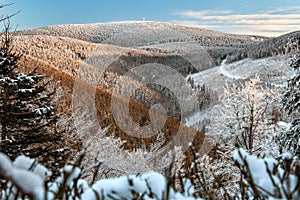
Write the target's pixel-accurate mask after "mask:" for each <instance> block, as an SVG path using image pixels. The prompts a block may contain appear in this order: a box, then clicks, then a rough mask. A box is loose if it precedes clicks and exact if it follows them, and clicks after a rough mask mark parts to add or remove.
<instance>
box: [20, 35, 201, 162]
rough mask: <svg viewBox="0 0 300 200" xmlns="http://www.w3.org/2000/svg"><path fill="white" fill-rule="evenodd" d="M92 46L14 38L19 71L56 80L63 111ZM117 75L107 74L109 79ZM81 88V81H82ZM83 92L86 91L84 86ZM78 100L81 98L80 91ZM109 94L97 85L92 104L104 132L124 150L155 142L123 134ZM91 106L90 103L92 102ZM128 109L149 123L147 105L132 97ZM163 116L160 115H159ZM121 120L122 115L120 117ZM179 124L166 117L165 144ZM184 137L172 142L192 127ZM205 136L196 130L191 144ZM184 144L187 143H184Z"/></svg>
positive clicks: (68, 107) (197, 143) (65, 40)
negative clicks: (61, 92)
mask: <svg viewBox="0 0 300 200" xmlns="http://www.w3.org/2000/svg"><path fill="white" fill-rule="evenodd" d="M93 48H95V46H94V44H91V43H87V42H82V41H79V40H74V39H69V38H55V37H50V36H49V37H48V36H47V37H45V36H26V37H23V36H22V37H21V36H20V37H15V51H16V52H18V53H21V54H22V55H23V56H22V58H21V60H20V62H19V65H20V66H21V70H22V71H29V70H31V69H34V68H36V67H38V73H41V74H45V75H46V76H47V77H50V78H52V79H53V81H54V82H58V81H59V83H60V85H61V86H62V87H63V89H64V97H63V98H61V99H60V101H59V102H58V108H59V110H60V111H63V112H65V113H67V114H70V113H71V112H72V108H71V105H72V92H73V85H74V82H75V78H76V77H75V75H76V73H77V71H78V68H79V67H80V66H83V65H84V66H86V67H89V66H88V65H86V64H84V62H83V60H82V59H84V58H86V57H88V56H89V53H91V52H92V49H93ZM115 76H118V75H117V74H111V77H112V79H114V78H115ZM82 87H85V86H84V83H82ZM86 87H87V89H86V92H89V90H88V85H87V86H86ZM81 95H82V99H83V100H84V96H85V95H84V94H81ZM111 97H112V90H111V89H108V88H107V87H104V86H103V85H101V84H100V85H98V87H97V90H96V99H95V105H96V108H97V117H98V122H99V125H100V126H101V127H108V126H109V127H110V129H109V132H108V134H114V135H115V136H116V137H120V138H121V139H123V140H126V141H127V142H126V144H125V147H126V148H127V149H134V148H138V147H139V146H140V145H141V144H142V143H143V144H145V145H146V146H147V147H150V144H151V143H153V142H155V141H156V138H157V135H152V134H151V133H149V134H151V137H149V138H145V139H140V138H137V137H133V136H131V135H128V134H126V133H125V132H124V131H122V130H121V129H120V128H119V127H118V126H117V124H116V123H115V121H114V118H113V116H112V113H111ZM118 101H120V103H121V102H122V101H125V99H124V97H118ZM92 106H93V105H92ZM129 110H130V113H131V117H132V118H133V120H134V121H136V122H137V123H140V124H147V123H149V108H147V107H145V106H144V105H143V104H141V103H140V102H137V101H135V100H132V101H130V104H129ZM161 117H162V118H163V116H161ZM124 119H125V117H124ZM179 126H180V121H178V120H175V119H172V118H170V117H167V119H166V123H165V125H164V127H163V130H161V131H163V132H164V133H165V136H166V143H169V142H170V141H171V140H173V138H174V136H175V135H176V134H177V132H178V129H179ZM184 132H185V134H184V135H183V137H184V138H177V140H178V141H176V144H181V142H182V141H187V142H188V141H191V140H192V139H193V138H191V133H193V132H195V130H194V129H192V128H188V127H184ZM204 138H205V135H204V134H202V133H200V132H197V135H196V137H195V138H194V142H193V143H194V146H195V147H196V148H197V149H199V148H200V147H201V145H202V143H203V141H204ZM186 145H187V144H186ZM187 155H188V159H187V161H188V162H189V161H190V160H191V159H190V158H189V157H190V153H188V154H187Z"/></svg>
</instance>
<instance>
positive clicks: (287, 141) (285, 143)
mask: <svg viewBox="0 0 300 200" xmlns="http://www.w3.org/2000/svg"><path fill="white" fill-rule="evenodd" d="M290 66H291V67H292V68H293V69H294V71H295V74H294V76H293V77H292V78H290V79H289V80H288V84H287V90H286V92H285V94H284V98H283V108H284V111H285V112H286V113H287V115H288V117H289V120H290V123H291V126H290V128H289V130H287V131H284V132H282V133H281V134H280V138H279V139H280V140H279V141H280V145H281V150H282V151H285V150H289V151H292V152H293V153H294V154H295V155H297V156H300V54H298V55H297V56H296V57H295V58H294V59H293V60H292V63H291V65H290Z"/></svg>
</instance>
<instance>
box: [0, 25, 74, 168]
mask: <svg viewBox="0 0 300 200" xmlns="http://www.w3.org/2000/svg"><path fill="white" fill-rule="evenodd" d="M8 30H9V29H8V28H6V31H5V33H4V34H3V36H2V43H1V46H0V134H1V142H0V148H1V149H0V150H1V151H2V152H4V153H6V154H7V155H8V156H9V157H10V158H11V159H14V158H15V157H16V156H17V155H20V154H24V155H27V156H30V157H32V158H37V159H38V161H39V162H41V163H43V164H45V165H46V166H54V164H55V163H56V164H57V163H59V162H65V159H67V157H68V155H67V154H68V153H67V152H68V151H67V150H66V149H67V148H64V142H65V140H64V139H65V138H64V137H65V135H64V134H63V132H62V131H58V130H57V127H56V124H57V120H58V115H57V114H56V110H55V102H53V97H54V93H55V92H54V91H49V87H48V84H49V83H50V82H47V81H45V77H44V76H43V75H39V74H37V72H36V70H33V71H31V72H29V73H26V74H24V73H20V72H19V71H18V61H19V59H20V58H21V55H18V54H16V53H14V52H13V51H12V40H11V36H10V34H9V31H8ZM65 150H66V151H65ZM59 159H60V161H59ZM54 162H55V163H54ZM63 164H64V163H63Z"/></svg>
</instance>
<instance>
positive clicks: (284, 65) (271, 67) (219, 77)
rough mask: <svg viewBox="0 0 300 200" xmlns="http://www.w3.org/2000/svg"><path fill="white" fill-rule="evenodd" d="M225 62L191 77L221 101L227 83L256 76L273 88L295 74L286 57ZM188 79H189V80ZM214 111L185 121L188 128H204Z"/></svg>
mask: <svg viewBox="0 0 300 200" xmlns="http://www.w3.org/2000/svg"><path fill="white" fill-rule="evenodd" d="M225 62H226V61H225V60H224V61H223V62H222V64H221V65H220V66H217V67H214V68H211V69H207V70H204V71H201V72H199V73H196V74H192V75H189V76H188V77H191V78H193V79H194V81H195V83H196V84H200V85H202V84H205V85H207V86H209V87H210V88H211V89H213V90H214V91H216V92H217V94H218V95H219V99H221V97H222V95H223V92H224V85H225V83H226V82H227V83H233V82H240V81H244V80H247V79H249V78H253V77H254V76H255V75H256V74H258V75H259V76H260V80H261V81H262V82H265V83H270V84H271V85H273V86H281V85H283V84H284V83H285V80H287V78H289V77H290V76H291V75H292V74H293V73H294V72H293V71H292V69H291V68H290V67H289V63H290V59H289V58H288V57H286V56H277V57H270V58H263V59H257V60H251V59H244V60H241V61H238V62H234V63H231V64H225ZM188 77H187V78H188ZM211 112H213V111H212V110H209V111H207V110H204V111H202V112H200V113H194V114H193V115H192V116H190V117H188V118H187V119H185V123H186V125H187V126H190V127H194V128H196V129H199V130H200V129H201V128H202V125H201V124H202V122H203V121H206V120H208V119H209V118H210V115H211Z"/></svg>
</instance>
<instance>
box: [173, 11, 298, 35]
mask: <svg viewBox="0 0 300 200" xmlns="http://www.w3.org/2000/svg"><path fill="white" fill-rule="evenodd" d="M173 14H174V15H175V16H178V17H180V20H171V21H170V22H171V23H176V24H184V25H189V26H197V27H201V28H206V29H212V30H216V31H221V32H227V33H237V34H250V35H263V36H271V37H273V36H279V35H282V34H285V33H288V32H291V31H295V30H300V6H287V7H282V8H273V9H267V10H260V11H257V12H249V13H238V12H236V11H233V10H200V11H196V10H183V11H177V12H175V13H173Z"/></svg>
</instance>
